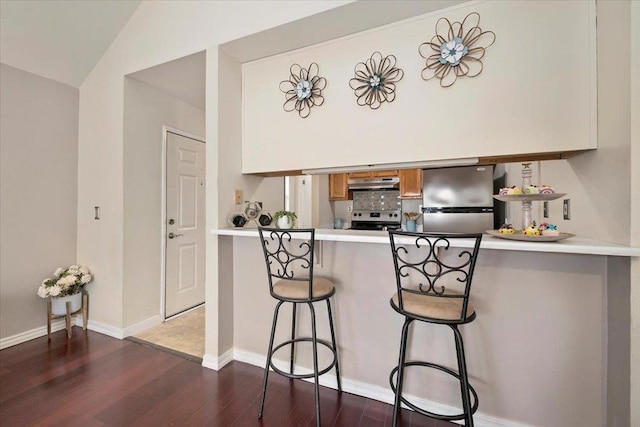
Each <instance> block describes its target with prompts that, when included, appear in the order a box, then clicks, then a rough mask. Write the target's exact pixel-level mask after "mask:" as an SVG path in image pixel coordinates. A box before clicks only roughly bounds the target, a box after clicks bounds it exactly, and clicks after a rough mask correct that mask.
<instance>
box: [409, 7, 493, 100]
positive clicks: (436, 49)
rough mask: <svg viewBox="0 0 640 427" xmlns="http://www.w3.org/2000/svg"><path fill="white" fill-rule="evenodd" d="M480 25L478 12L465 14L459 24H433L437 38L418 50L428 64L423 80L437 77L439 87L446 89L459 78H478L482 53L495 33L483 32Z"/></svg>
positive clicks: (446, 21) (441, 22) (444, 22)
mask: <svg viewBox="0 0 640 427" xmlns="http://www.w3.org/2000/svg"><path fill="white" fill-rule="evenodd" d="M479 24H480V15H479V14H478V13H477V12H472V13H470V14H468V15H467V16H466V17H465V18H464V20H463V21H462V23H460V22H454V23H453V24H452V23H451V22H450V21H449V20H448V19H447V18H440V19H439V20H438V22H437V23H436V35H435V36H433V37H432V38H431V41H429V42H425V43H422V44H421V45H420V47H418V52H419V53H420V56H422V57H423V58H425V59H426V60H427V61H426V66H425V67H424V68H423V69H422V78H423V79H424V80H431V79H432V78H434V77H436V78H438V79H439V80H440V86H442V87H449V86H451V85H453V84H454V83H455V82H456V80H457V78H458V77H463V76H466V77H476V76H477V75H479V74H480V73H481V72H482V68H483V66H482V61H481V59H482V58H483V57H484V53H485V49H487V48H488V47H489V46H491V45H492V44H493V43H495V41H496V35H495V33H494V32H493V31H482V29H481V28H480V26H479Z"/></svg>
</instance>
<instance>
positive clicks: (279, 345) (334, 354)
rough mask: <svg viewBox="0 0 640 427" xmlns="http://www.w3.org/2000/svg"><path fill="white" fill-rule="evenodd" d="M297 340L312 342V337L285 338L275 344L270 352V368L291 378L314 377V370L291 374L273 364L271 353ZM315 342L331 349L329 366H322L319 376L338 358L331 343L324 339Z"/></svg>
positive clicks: (331, 367) (331, 366)
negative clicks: (331, 357)
mask: <svg viewBox="0 0 640 427" xmlns="http://www.w3.org/2000/svg"><path fill="white" fill-rule="evenodd" d="M297 342H311V343H312V342H313V338H311V337H301V338H295V339H292V340H287V341H284V342H282V343H280V344H278V345H277V346H275V347H274V348H273V351H272V352H271V363H270V364H269V366H271V369H273V371H274V372H276V373H278V374H280V375H282V376H283V377H287V378H292V379H304V378H314V377H315V375H316V374H315V373H314V372H310V373H308V374H292V373H290V372H285V371H283V370H282V369H279V368H277V367H276V366H275V365H274V364H273V355H274V354H275V353H276V351H278V350H279V349H281V348H282V347H285V346H287V345H293V344H295V343H297ZM316 342H317V343H318V344H319V345H323V346H325V347H326V348H328V349H329V350H331V353H333V360H332V361H331V363H330V364H329V366H327V367H326V368H324V369H322V370H318V376H320V375H323V374H326V373H327V372H329V371H330V370H331V369H333V367H334V366H335V365H336V361H337V360H338V353H337V352H336V349H335V348H333V346H332V345H331V343H329V342H327V341H324V340H316Z"/></svg>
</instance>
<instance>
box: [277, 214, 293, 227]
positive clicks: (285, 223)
mask: <svg viewBox="0 0 640 427" xmlns="http://www.w3.org/2000/svg"><path fill="white" fill-rule="evenodd" d="M291 227H293V223H292V222H290V221H289V217H287V216H283V217H280V218H278V228H281V229H288V228H291Z"/></svg>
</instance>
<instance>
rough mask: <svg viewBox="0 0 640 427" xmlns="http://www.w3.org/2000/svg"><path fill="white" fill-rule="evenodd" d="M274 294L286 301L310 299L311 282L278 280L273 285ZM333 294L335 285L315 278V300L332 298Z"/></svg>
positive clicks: (326, 280) (306, 280) (320, 278)
mask: <svg viewBox="0 0 640 427" xmlns="http://www.w3.org/2000/svg"><path fill="white" fill-rule="evenodd" d="M273 293H274V294H276V295H278V296H279V297H281V298H286V299H308V298H309V280H308V279H304V280H278V281H277V282H276V283H274V284H273ZM332 293H333V283H331V281H330V280H329V279H325V278H324V277H314V279H313V298H314V299H315V298H322V297H324V296H330V295H331V294H332Z"/></svg>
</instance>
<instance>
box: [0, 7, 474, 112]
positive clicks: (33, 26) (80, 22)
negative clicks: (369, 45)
mask: <svg viewBox="0 0 640 427" xmlns="http://www.w3.org/2000/svg"><path fill="white" fill-rule="evenodd" d="M464 1H466V0H430V1H423V0H420V1H417V0H403V1H376V0H364V1H363V0H360V1H355V2H353V3H350V4H347V5H345V6H342V7H340V8H337V9H332V10H329V11H327V12H324V13H320V14H317V15H313V16H309V17H307V18H304V19H301V20H299V21H296V22H292V23H288V24H286V25H282V26H279V27H276V28H272V29H270V30H266V31H263V32H260V33H258V34H253V35H251V36H247V37H244V38H241V39H238V40H234V41H231V42H229V43H225V44H224V45H222V46H221V48H222V49H224V50H225V51H226V52H227V53H229V54H231V55H232V56H234V57H235V58H236V59H238V60H239V61H240V62H247V61H251V60H255V59H257V58H262V57H265V56H270V55H274V54H277V53H280V52H286V51H289V50H293V49H297V48H300V47H303V46H309V45H313V44H316V43H320V42H323V41H326V40H330V39H333V38H336V37H341V36H344V35H347V34H352V33H355V32H359V31H362V30H365V29H368V28H373V27H376V26H380V25H384V24H387V23H390V22H394V21H398V20H401V19H406V18H409V17H412V16H415V15H420V14H423V13H428V12H432V11H434V10H438V9H441V8H444V7H450V6H453V5H456V4H459V3H462V2H464ZM140 2H141V1H140V0H29V1H26V0H0V62H2V63H5V64H7V65H11V66H13V67H16V68H20V69H22V70H25V71H28V72H31V73H34V74H38V75H40V76H43V77H46V78H50V79H53V80H57V81H59V82H63V83H66V84H68V85H70V86H74V87H80V86H81V85H82V83H83V82H84V80H85V79H86V78H87V76H88V75H89V73H91V71H92V70H93V68H94V67H95V65H96V64H97V63H98V61H99V60H100V58H101V57H102V55H103V54H104V52H105V51H106V50H107V48H108V47H109V45H110V44H111V42H112V41H113V39H114V38H115V37H116V36H117V35H118V33H119V32H120V30H121V29H122V28H123V27H124V25H125V24H126V23H127V21H128V20H129V18H130V17H131V15H132V14H133V13H134V12H135V10H136V8H137V7H138V6H139V5H140ZM128 77H131V78H134V79H136V80H141V81H144V82H146V83H148V84H150V85H151V86H154V87H157V88H159V89H161V90H163V91H164V92H167V93H169V94H170V95H172V96H174V97H176V98H178V99H181V100H183V101H185V102H187V103H189V104H191V105H193V106H195V107H197V108H200V109H205V96H206V94H205V81H206V53H205V52H200V53H196V54H193V55H189V56H187V57H184V58H180V59H176V60H174V61H171V62H167V63H165V64H160V65H157V66H155V67H151V68H149V69H146V70H142V71H138V72H135V73H133V74H130V75H129V76H128Z"/></svg>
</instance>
